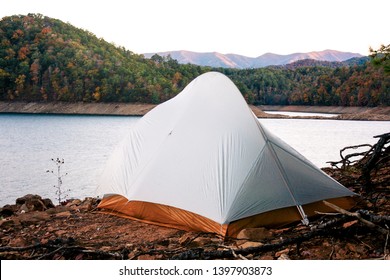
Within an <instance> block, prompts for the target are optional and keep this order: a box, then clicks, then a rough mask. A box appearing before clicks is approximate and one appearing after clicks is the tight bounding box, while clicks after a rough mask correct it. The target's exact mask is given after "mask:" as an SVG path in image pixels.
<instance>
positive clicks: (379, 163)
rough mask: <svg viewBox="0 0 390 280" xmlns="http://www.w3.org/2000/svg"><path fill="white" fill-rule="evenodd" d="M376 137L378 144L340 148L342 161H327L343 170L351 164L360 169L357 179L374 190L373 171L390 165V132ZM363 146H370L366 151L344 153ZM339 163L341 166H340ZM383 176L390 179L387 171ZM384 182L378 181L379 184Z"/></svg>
mask: <svg viewBox="0 0 390 280" xmlns="http://www.w3.org/2000/svg"><path fill="white" fill-rule="evenodd" d="M374 138H378V142H377V143H376V144H374V145H370V144H361V145H355V146H348V147H345V148H343V149H341V150H340V157H341V160H340V161H329V162H327V163H329V164H330V165H331V166H332V167H335V168H337V169H341V170H343V171H345V170H347V169H348V168H349V167H351V166H352V167H353V169H354V170H359V172H360V176H359V177H358V178H357V179H355V180H356V181H360V182H361V183H360V184H361V185H363V186H364V188H365V189H366V190H367V191H372V189H373V187H374V183H373V181H372V173H373V172H378V171H379V170H380V169H382V170H383V169H385V168H388V167H390V145H389V144H390V133H385V134H381V135H377V136H374ZM362 147H369V149H368V150H367V151H364V152H354V153H350V154H347V155H344V152H345V151H347V150H350V149H358V148H362ZM356 158H358V159H356ZM339 165H341V166H340V167H339ZM382 177H383V180H384V182H385V181H386V180H389V178H390V174H389V172H388V171H387V173H386V174H383V175H382ZM384 182H377V184H381V183H384Z"/></svg>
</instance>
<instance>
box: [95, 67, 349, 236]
mask: <svg viewBox="0 0 390 280" xmlns="http://www.w3.org/2000/svg"><path fill="white" fill-rule="evenodd" d="M97 190H98V193H99V194H104V197H103V199H102V201H101V202H100V204H99V206H98V207H99V208H101V209H104V210H107V211H108V212H109V213H113V214H116V215H121V216H125V217H129V218H131V219H135V220H139V221H143V222H147V223H151V224H157V225H162V226H167V227H173V228H178V229H184V230H194V231H203V232H215V233H218V234H221V235H223V236H226V235H228V236H236V235H237V234H238V232H239V231H240V230H241V229H243V228H249V227H259V226H262V227H274V226H281V225H285V224H288V223H291V222H294V221H299V220H302V221H303V222H304V223H307V222H308V217H310V216H313V215H314V214H315V211H328V212H330V211H331V209H329V208H327V207H326V206H325V205H324V204H323V203H322V200H327V201H329V202H332V203H334V204H336V205H338V206H340V207H342V208H345V209H347V208H351V207H352V206H353V203H354V200H353V197H354V196H355V194H354V193H353V192H351V191H350V190H348V189H347V188H345V187H344V186H342V185H341V184H339V183H338V182H337V181H335V180H334V179H332V178H331V177H329V176H328V175H326V174H325V173H324V172H322V171H321V170H320V169H319V168H317V167H316V166H315V165H314V164H312V163H311V162H310V161H308V160H307V159H306V158H305V157H303V156H302V155H301V154H299V153H298V152H297V151H295V150H294V149H293V148H292V147H290V146H289V145H287V144H286V143H285V142H283V141H282V140H281V139H279V138H278V137H276V136H274V135H273V134H272V133H270V132H269V131H268V130H267V129H266V128H265V127H263V126H262V125H261V123H260V122H259V121H258V119H257V118H256V117H255V115H254V114H253V113H252V111H251V110H250V108H249V107H248V105H247V103H246V102H245V99H244V98H243V96H242V94H241V93H240V91H239V90H238V88H237V87H236V86H235V85H234V83H233V82H232V81H231V80H230V79H229V78H227V77H226V76H225V75H223V74H221V73H217V72H209V73H206V74H202V75H201V76H199V77H197V78H196V79H195V80H193V81H192V82H191V83H190V84H189V85H188V86H187V87H186V88H185V89H184V90H183V91H182V92H181V93H179V94H178V95H177V96H176V97H174V98H172V99H170V100H169V101H167V102H164V103H162V104H160V105H158V106H156V107H155V108H154V109H153V110H151V111H150V112H149V113H147V114H146V115H145V116H144V117H142V118H141V119H140V120H139V121H138V122H137V123H136V124H135V125H134V127H132V128H131V131H130V133H129V134H128V136H127V138H126V139H124V141H123V142H122V143H121V145H119V146H118V147H117V149H116V150H115V151H114V153H113V155H112V156H111V158H110V159H109V161H108V163H107V166H106V168H105V170H104V172H103V174H102V179H101V181H100V184H99V186H98V189H97Z"/></svg>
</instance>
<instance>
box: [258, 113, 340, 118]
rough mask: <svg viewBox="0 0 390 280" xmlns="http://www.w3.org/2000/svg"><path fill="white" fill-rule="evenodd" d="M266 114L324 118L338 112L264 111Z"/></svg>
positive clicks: (335, 115)
mask: <svg viewBox="0 0 390 280" xmlns="http://www.w3.org/2000/svg"><path fill="white" fill-rule="evenodd" d="M264 112H265V113H268V114H279V115H285V116H291V117H297V116H301V117H317V116H318V117H324V118H332V117H337V116H338V114H329V113H326V114H325V113H310V112H290V111H264Z"/></svg>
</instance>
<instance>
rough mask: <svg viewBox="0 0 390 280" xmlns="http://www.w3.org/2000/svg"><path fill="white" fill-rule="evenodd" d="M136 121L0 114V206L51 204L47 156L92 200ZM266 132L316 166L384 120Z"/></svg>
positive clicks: (377, 130)
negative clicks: (33, 200)
mask: <svg viewBox="0 0 390 280" xmlns="http://www.w3.org/2000/svg"><path fill="white" fill-rule="evenodd" d="M138 119H139V118H137V117H116V116H66V115H28V114H0V206H3V205H4V204H8V203H14V202H15V199H16V198H18V197H21V196H23V195H25V194H28V193H33V194H39V195H41V196H42V197H45V198H46V197H48V198H51V199H52V200H53V202H56V199H55V198H56V196H55V188H54V187H53V186H54V185H55V184H56V183H57V178H56V176H54V175H53V174H52V173H47V172H46V171H47V170H55V168H56V166H55V164H54V163H53V162H52V161H51V158H57V157H60V158H64V160H65V163H64V165H63V166H62V167H61V171H62V173H63V174H64V173H68V175H67V176H65V177H63V188H64V189H70V190H71V191H70V192H69V197H77V198H84V197H87V196H95V193H94V190H95V188H96V185H97V181H98V176H99V174H100V173H101V172H102V171H103V168H104V165H105V162H106V160H107V158H108V157H109V155H110V154H111V152H112V151H113V149H114V148H115V146H116V145H117V144H118V143H119V142H120V141H121V140H122V139H123V137H124V136H125V134H126V132H127V131H128V130H129V129H130V127H131V126H132V125H134V123H135V122H137V120H138ZM260 122H261V123H262V124H264V125H265V126H266V127H267V128H268V129H269V130H270V131H272V132H273V133H274V134H276V135H277V136H279V137H280V138H282V139H283V140H284V141H286V142H287V143H288V144H290V145H291V146H293V147H294V148H295V149H296V150H297V151H298V152H300V153H301V154H303V155H304V156H305V157H306V158H308V159H309V160H311V161H312V162H313V163H315V164H316V165H317V166H319V167H324V166H329V165H328V164H326V162H327V161H336V160H339V150H340V149H341V148H343V147H345V146H349V145H356V144H362V143H372V144H373V143H376V139H374V138H372V137H373V136H375V135H378V134H382V133H386V132H389V131H390V122H365V121H339V120H338V121H336V120H309V119H261V120H260Z"/></svg>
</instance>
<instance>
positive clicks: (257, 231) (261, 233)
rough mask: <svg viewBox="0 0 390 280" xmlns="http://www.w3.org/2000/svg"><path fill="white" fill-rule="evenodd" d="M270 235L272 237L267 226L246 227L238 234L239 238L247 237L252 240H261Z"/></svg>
mask: <svg viewBox="0 0 390 280" xmlns="http://www.w3.org/2000/svg"><path fill="white" fill-rule="evenodd" d="M269 237H271V233H270V231H269V230H267V229H266V228H245V229H243V230H241V231H240V232H239V233H238V235H237V239H246V240H252V241H261V240H264V239H267V238H269Z"/></svg>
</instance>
